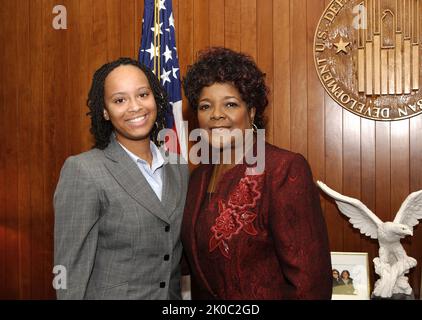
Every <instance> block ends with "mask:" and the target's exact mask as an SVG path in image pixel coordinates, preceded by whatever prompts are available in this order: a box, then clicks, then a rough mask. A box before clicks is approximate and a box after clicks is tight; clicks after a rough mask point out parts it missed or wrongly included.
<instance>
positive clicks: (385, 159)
mask: <svg viewBox="0 0 422 320" xmlns="http://www.w3.org/2000/svg"><path fill="white" fill-rule="evenodd" d="M375 130H376V131H375V186H376V191H375V192H376V193H375V211H374V212H375V214H376V215H377V216H378V217H379V218H380V219H381V220H383V221H388V220H390V208H391V206H390V194H391V183H390V181H391V180H390V173H391V172H390V123H388V122H376V123H375ZM377 246H378V248H379V245H378V242H377ZM376 256H378V254H377V255H376ZM370 266H371V267H372V269H373V270H374V264H373V262H372V261H371V262H370ZM373 274H374V273H373ZM377 279H378V275H375V274H374V281H376V280H377ZM372 288H373V286H372Z"/></svg>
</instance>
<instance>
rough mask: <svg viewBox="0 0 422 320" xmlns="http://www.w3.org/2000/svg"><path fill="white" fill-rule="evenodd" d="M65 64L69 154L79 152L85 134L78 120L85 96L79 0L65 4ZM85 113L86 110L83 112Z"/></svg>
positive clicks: (86, 75)
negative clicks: (66, 28)
mask: <svg viewBox="0 0 422 320" xmlns="http://www.w3.org/2000/svg"><path fill="white" fill-rule="evenodd" d="M67 18H68V19H67V27H68V37H67V41H68V43H67V50H68V54H67V65H68V70H69V72H67V73H66V76H67V83H68V90H69V92H71V94H69V101H70V103H69V104H70V112H69V118H68V119H69V132H68V139H69V148H70V149H69V155H71V154H77V153H80V152H81V151H82V150H81V137H82V136H84V135H85V132H82V123H81V121H80V120H79V119H80V117H81V115H80V110H81V109H80V104H83V103H82V101H81V97H83V96H86V93H85V92H84V91H83V90H84V88H81V87H82V86H83V81H81V77H80V74H81V73H82V72H83V71H85V72H86V68H84V67H83V66H82V65H83V64H84V59H83V58H84V56H83V53H82V48H81V45H82V44H81V41H80V38H81V36H80V35H81V33H83V32H84V30H83V29H82V28H83V26H82V25H81V19H80V3H79V1H70V2H69V3H68V5H67ZM83 76H84V77H88V74H84V75H83ZM85 113H86V112H85Z"/></svg>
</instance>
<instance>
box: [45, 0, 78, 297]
mask: <svg viewBox="0 0 422 320" xmlns="http://www.w3.org/2000/svg"><path fill="white" fill-rule="evenodd" d="M43 4H44V7H43V10H44V16H43V19H44V21H43V26H44V31H43V34H44V45H45V50H44V69H43V70H44V77H43V81H44V94H43V105H44V108H43V119H44V123H43V124H44V131H43V133H44V136H43V143H44V144H45V146H46V147H45V148H44V150H43V158H44V162H43V166H44V173H45V174H44V214H43V216H42V219H40V221H39V223H40V225H42V226H43V232H44V237H43V241H42V248H43V250H42V263H43V273H44V281H45V282H44V288H43V289H44V290H43V292H42V296H41V298H43V299H46V298H49V297H51V295H52V293H53V288H52V286H51V281H52V279H53V277H52V270H53V240H54V237H53V232H54V229H53V227H52V226H54V211H53V204H52V195H53V194H54V190H55V188H56V185H57V181H58V176H59V172H60V169H61V167H62V165H63V162H64V160H65V158H66V156H67V155H68V154H69V150H70V147H69V139H68V132H69V127H70V123H69V121H66V119H69V115H70V111H71V110H70V100H69V91H68V82H67V77H66V75H67V74H68V73H69V70H68V64H67V62H68V43H69V41H68V37H69V33H70V31H69V29H66V30H63V29H59V30H56V29H54V28H53V26H52V21H53V18H54V17H55V15H54V14H53V13H52V10H53V8H54V7H55V6H56V5H57V2H56V1H54V0H45V1H44V2H43ZM62 4H63V5H64V6H65V7H67V6H68V5H69V1H63V2H62Z"/></svg>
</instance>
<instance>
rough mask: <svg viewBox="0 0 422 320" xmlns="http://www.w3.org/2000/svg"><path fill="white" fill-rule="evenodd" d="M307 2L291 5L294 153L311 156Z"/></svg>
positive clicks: (297, 2)
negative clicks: (309, 149)
mask: <svg viewBox="0 0 422 320" xmlns="http://www.w3.org/2000/svg"><path fill="white" fill-rule="evenodd" d="M306 7H307V6H306V0H295V1H291V2H290V15H291V18H290V23H291V29H290V32H291V33H290V41H291V47H290V50H292V54H291V60H290V61H291V75H290V81H291V98H290V99H291V110H290V122H291V123H290V125H291V127H290V130H291V136H290V140H291V149H292V151H294V152H299V153H301V154H302V155H303V156H305V157H307V156H308V150H307V149H308V148H307V146H308V141H307V137H308V123H307V120H308V113H307V103H308V101H307V100H308V91H307V85H308V83H307V71H308V70H307V57H308V56H307V49H308V47H307V29H306V23H305V21H307V16H306V13H307V12H306V11H307V10H306Z"/></svg>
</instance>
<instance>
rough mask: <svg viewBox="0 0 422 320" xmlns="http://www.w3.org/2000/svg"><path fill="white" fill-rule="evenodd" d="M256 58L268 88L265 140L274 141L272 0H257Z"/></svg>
mask: <svg viewBox="0 0 422 320" xmlns="http://www.w3.org/2000/svg"><path fill="white" fill-rule="evenodd" d="M257 48H258V51H257V60H256V62H257V63H258V65H259V66H260V68H261V70H262V71H263V72H264V73H265V74H266V82H267V85H268V87H269V89H270V95H269V99H268V100H269V105H268V107H267V110H266V113H265V115H266V117H267V119H268V121H267V126H266V140H267V141H268V142H269V143H272V142H273V141H274V137H273V131H274V127H273V126H274V111H273V88H274V82H273V80H274V70H273V68H274V52H273V50H274V49H273V0H267V1H259V2H257Z"/></svg>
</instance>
